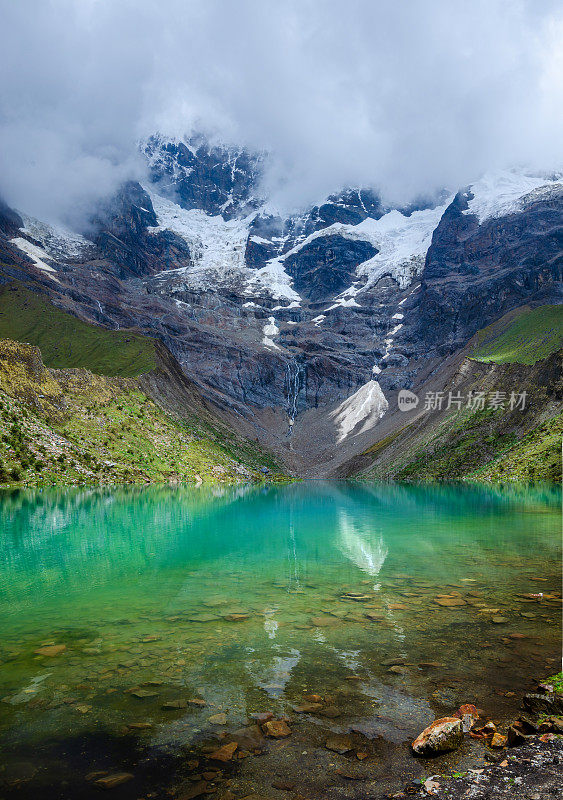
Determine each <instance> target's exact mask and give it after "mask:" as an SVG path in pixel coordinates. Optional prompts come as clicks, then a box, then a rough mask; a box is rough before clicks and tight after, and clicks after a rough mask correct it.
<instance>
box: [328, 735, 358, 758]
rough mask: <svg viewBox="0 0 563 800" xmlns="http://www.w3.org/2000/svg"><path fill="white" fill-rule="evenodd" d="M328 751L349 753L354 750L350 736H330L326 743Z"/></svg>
mask: <svg viewBox="0 0 563 800" xmlns="http://www.w3.org/2000/svg"><path fill="white" fill-rule="evenodd" d="M325 747H326V749H327V750H332V751H333V752H334V753H340V754H341V755H342V754H344V753H349V752H350V750H352V749H353V747H354V745H353V744H352V739H351V738H350V737H349V736H329V738H328V739H327V740H326V742H325Z"/></svg>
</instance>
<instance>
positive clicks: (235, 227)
mask: <svg viewBox="0 0 563 800" xmlns="http://www.w3.org/2000/svg"><path fill="white" fill-rule="evenodd" d="M143 189H144V190H145V191H146V192H147V194H149V195H150V198H151V201H152V205H153V208H154V212H155V214H156V218H157V220H158V226H157V227H153V228H149V232H150V233H157V232H158V231H163V230H169V231H172V232H173V233H176V234H177V235H178V236H180V237H181V238H182V239H184V241H186V242H187V243H188V245H189V247H190V253H191V256H192V258H193V260H194V262H195V270H197V271H203V272H205V271H209V272H215V273H218V274H219V275H221V276H224V275H225V274H226V272H227V271H229V270H233V269H234V270H244V269H245V262H244V252H245V247H246V241H247V239H248V231H249V226H250V222H251V221H252V218H253V216H254V215H250V216H249V217H246V218H245V219H233V220H229V221H225V220H224V219H223V217H221V216H217V217H212V216H210V215H209V214H206V213H205V211H201V210H200V209H191V210H189V211H188V210H186V209H185V208H182V207H181V206H179V205H178V204H177V203H174V202H173V201H172V200H168V199H167V198H165V197H162V195H159V194H156V193H155V192H154V191H153V190H152V189H151V188H150V187H148V186H143ZM184 271H185V272H189V271H190V268H189V267H186V268H185V269H184Z"/></svg>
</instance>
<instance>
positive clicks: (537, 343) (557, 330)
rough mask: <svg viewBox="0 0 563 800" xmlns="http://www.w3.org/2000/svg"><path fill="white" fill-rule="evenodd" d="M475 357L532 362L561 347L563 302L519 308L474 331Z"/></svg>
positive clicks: (562, 339) (486, 359)
mask: <svg viewBox="0 0 563 800" xmlns="http://www.w3.org/2000/svg"><path fill="white" fill-rule="evenodd" d="M476 339H477V342H476V345H475V348H474V350H473V351H472V352H471V353H470V354H469V356H470V358H473V359H475V360H476V361H485V362H495V363H496V364H507V363H514V362H517V363H519V364H535V363H536V361H540V360H541V359H543V358H547V356H549V355H551V353H555V352H556V351H557V350H560V349H561V347H563V305H558V306H539V308H534V309H531V310H530V309H527V308H523V309H519V311H518V312H517V313H516V315H515V314H514V313H510V314H507V315H505V316H504V317H502V318H501V319H500V320H498V321H497V322H494V323H493V324H492V325H489V326H488V327H487V328H483V330H482V331H479V332H478V333H477V334H476Z"/></svg>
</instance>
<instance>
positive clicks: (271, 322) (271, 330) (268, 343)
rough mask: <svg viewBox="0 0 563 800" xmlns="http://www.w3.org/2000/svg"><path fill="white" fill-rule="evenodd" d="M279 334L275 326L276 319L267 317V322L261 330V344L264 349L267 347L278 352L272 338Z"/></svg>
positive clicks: (277, 347)
mask: <svg viewBox="0 0 563 800" xmlns="http://www.w3.org/2000/svg"><path fill="white" fill-rule="evenodd" d="M279 332H280V329H279V328H278V326H277V325H276V318H275V317H268V322H267V323H266V324H265V325H264V328H263V334H264V335H263V338H262V344H263V345H264V346H265V347H269V348H271V349H272V350H279V349H280V348H279V346H278V345H277V344H276V343H275V342H274V340H273V338H272V337H273V336H277V335H278V333H279Z"/></svg>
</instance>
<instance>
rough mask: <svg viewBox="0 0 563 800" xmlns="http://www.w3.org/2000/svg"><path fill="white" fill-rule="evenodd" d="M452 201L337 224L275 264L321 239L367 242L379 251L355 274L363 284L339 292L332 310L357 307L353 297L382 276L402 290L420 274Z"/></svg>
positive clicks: (280, 258)
mask: <svg viewBox="0 0 563 800" xmlns="http://www.w3.org/2000/svg"><path fill="white" fill-rule="evenodd" d="M452 199H453V197H451V198H449V199H448V200H447V201H446V203H445V204H444V205H440V206H437V207H436V208H427V209H423V210H421V211H413V212H412V214H411V215H410V216H406V215H405V214H402V213H401V212H400V211H397V210H396V209H394V210H392V211H389V212H388V213H387V214H384V215H383V216H382V217H380V218H379V219H373V218H372V217H368V218H367V219H365V220H363V222H360V223H359V224H358V225H346V224H343V223H339V222H336V223H334V224H333V225H329V226H328V227H327V228H322V229H321V230H319V231H315V232H314V233H312V234H310V236H307V237H306V238H305V239H304V240H303V241H301V242H299V244H297V245H295V247H293V248H292V249H291V250H289V251H288V252H287V253H284V255H282V256H280V257H279V258H277V259H276V261H277V262H278V263H279V264H280V265H281V264H283V262H284V261H285V259H287V258H288V257H289V256H291V255H294V254H295V253H298V252H299V251H300V250H302V249H303V248H305V247H307V245H308V244H310V243H311V242H312V241H314V240H315V239H319V238H322V237H328V236H343V237H344V238H347V239H355V240H359V241H365V242H369V243H370V244H371V245H373V246H374V247H375V248H377V250H378V251H379V252H378V253H377V254H376V255H375V256H373V257H372V258H370V259H368V260H367V261H364V262H363V263H362V264H360V265H359V266H358V267H357V269H356V273H357V275H358V276H359V277H363V278H365V279H366V280H365V281H364V282H363V285H362V283H361V282H355V283H354V284H353V285H352V287H350V288H349V289H346V290H345V291H344V292H342V293H341V294H340V295H339V296H338V297H337V298H335V305H334V306H332V308H335V307H336V306H358V305H359V304H358V302H357V301H356V300H354V299H353V298H354V297H355V296H356V295H357V294H359V293H360V292H361V291H362V290H363V289H366V288H368V287H369V286H372V285H373V284H374V283H376V282H377V281H378V280H379V279H380V278H382V277H383V276H384V275H391V277H393V278H394V279H395V280H396V281H397V282H398V284H399V286H400V287H401V288H405V287H406V286H408V285H409V283H410V282H411V280H412V279H413V278H414V277H415V276H416V275H418V274H419V273H420V272H421V270H422V268H423V266H424V259H425V257H426V253H427V252H428V248H429V247H430V243H431V241H432V234H433V232H434V230H435V228H436V226H437V225H438V223H439V221H440V219H441V217H442V214H443V213H444V211H445V210H446V208H447V206H448V205H449V203H450V202H451V200H452Z"/></svg>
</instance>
